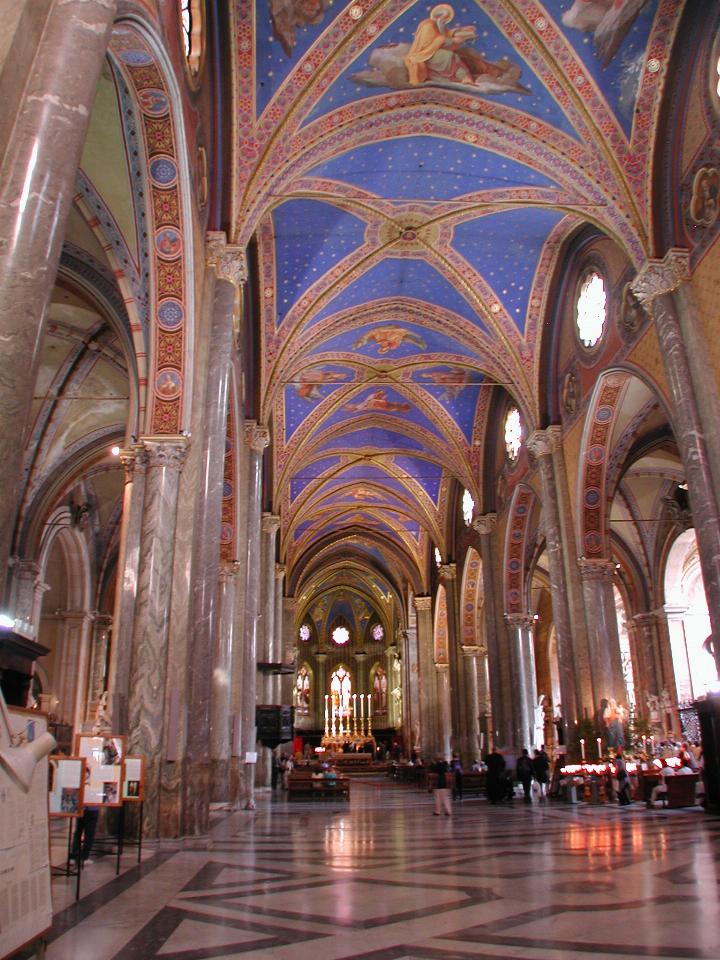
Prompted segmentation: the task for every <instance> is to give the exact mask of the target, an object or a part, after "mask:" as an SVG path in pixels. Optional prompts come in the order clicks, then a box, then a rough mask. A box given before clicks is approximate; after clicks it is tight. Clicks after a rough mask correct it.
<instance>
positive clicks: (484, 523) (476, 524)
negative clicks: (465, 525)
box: [472, 513, 497, 537]
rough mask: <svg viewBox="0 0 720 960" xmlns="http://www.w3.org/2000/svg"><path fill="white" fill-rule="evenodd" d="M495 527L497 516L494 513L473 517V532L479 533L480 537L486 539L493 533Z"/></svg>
mask: <svg viewBox="0 0 720 960" xmlns="http://www.w3.org/2000/svg"><path fill="white" fill-rule="evenodd" d="M496 526H497V514H496V513H483V514H482V515H481V516H479V517H475V519H474V520H473V522H472V527H473V530H475V532H476V533H479V534H480V536H481V537H487V536H489V534H491V533H492V532H493V530H494V529H495V527H496Z"/></svg>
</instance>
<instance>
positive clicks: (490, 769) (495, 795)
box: [485, 747, 505, 803]
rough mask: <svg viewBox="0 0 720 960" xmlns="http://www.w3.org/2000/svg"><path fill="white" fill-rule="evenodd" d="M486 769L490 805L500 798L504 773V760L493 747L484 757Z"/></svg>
mask: <svg viewBox="0 0 720 960" xmlns="http://www.w3.org/2000/svg"><path fill="white" fill-rule="evenodd" d="M485 766H486V767H487V781H486V783H487V795H488V800H489V801H490V803H498V802H499V801H500V800H501V799H502V797H501V795H500V794H501V789H502V788H501V781H502V777H503V774H504V772H505V758H504V757H503V756H502V754H500V753H498V752H497V750H496V749H495V747H493V748H492V750H491V752H490V753H489V754H488V755H487V756H486V757H485Z"/></svg>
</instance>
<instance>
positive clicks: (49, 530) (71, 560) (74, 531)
mask: <svg viewBox="0 0 720 960" xmlns="http://www.w3.org/2000/svg"><path fill="white" fill-rule="evenodd" d="M56 540H57V541H58V542H59V543H60V546H61V548H62V551H63V556H64V558H65V566H66V571H67V584H68V599H67V604H68V610H90V604H91V600H92V575H91V565H90V551H89V548H88V543H87V540H86V539H85V537H84V536H83V534H82V531H81V530H80V529H79V528H78V527H76V526H74V525H73V518H72V515H71V513H70V509H69V508H68V507H67V505H65V504H63V505H62V506H60V507H58V508H57V509H56V510H54V511H53V512H52V513H51V514H50V516H49V517H48V519H47V523H46V524H45V528H44V530H43V536H42V540H41V543H40V548H39V551H38V561H37V562H38V566H39V568H40V573H39V575H38V579H39V580H41V581H43V580H45V578H46V573H47V565H48V560H49V558H50V553H51V551H52V548H53V546H54V544H55V541H56Z"/></svg>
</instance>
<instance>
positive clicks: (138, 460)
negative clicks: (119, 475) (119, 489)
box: [120, 443, 148, 483]
mask: <svg viewBox="0 0 720 960" xmlns="http://www.w3.org/2000/svg"><path fill="white" fill-rule="evenodd" d="M147 460H148V458H147V453H146V451H145V447H144V446H143V444H142V443H134V444H133V445H132V446H131V447H127V448H125V449H123V450H121V451H120V463H122V465H123V469H124V470H125V483H132V481H133V478H134V476H135V474H136V473H144V472H145V468H146V467H147Z"/></svg>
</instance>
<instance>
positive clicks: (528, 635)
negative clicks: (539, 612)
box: [505, 614, 537, 755]
mask: <svg viewBox="0 0 720 960" xmlns="http://www.w3.org/2000/svg"><path fill="white" fill-rule="evenodd" d="M505 620H506V622H507V628H508V640H509V644H510V652H511V662H512V669H513V676H514V683H513V689H514V691H515V696H514V702H513V718H514V724H513V727H514V746H515V750H516V752H517V753H518V755H519V754H520V752H521V751H522V749H523V747H526V748H527V749H528V750H529V751H530V752H531V753H532V747H533V744H534V742H535V706H536V704H537V682H536V679H535V645H534V641H533V630H534V626H535V623H534V621H533V618H532V617H531V616H529V615H527V614H506V615H505Z"/></svg>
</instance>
